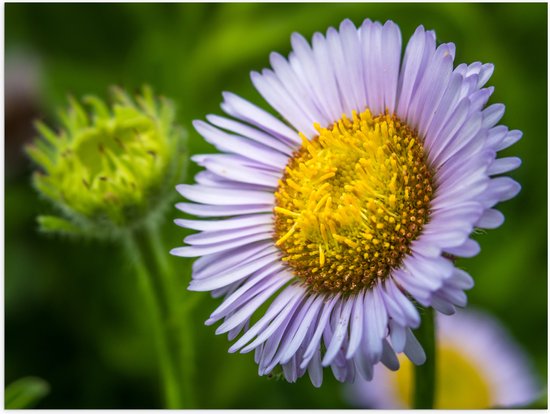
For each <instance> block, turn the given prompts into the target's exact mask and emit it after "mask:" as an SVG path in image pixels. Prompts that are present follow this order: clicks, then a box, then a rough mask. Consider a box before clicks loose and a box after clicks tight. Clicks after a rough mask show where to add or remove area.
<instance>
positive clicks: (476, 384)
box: [388, 343, 493, 409]
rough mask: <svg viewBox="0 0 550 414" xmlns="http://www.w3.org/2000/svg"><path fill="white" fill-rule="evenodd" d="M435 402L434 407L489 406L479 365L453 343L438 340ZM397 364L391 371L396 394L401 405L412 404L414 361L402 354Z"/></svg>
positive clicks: (462, 407) (468, 407) (485, 385)
mask: <svg viewBox="0 0 550 414" xmlns="http://www.w3.org/2000/svg"><path fill="white" fill-rule="evenodd" d="M436 355H437V356H436V359H437V361H436V365H435V366H436V379H437V383H436V386H435V403H434V408H437V409H484V408H491V405H492V400H493V396H492V395H491V388H490V386H489V383H488V381H487V378H485V376H484V373H483V372H480V370H479V368H478V366H477V365H476V364H475V362H474V361H472V360H471V359H470V358H468V357H467V356H466V355H464V353H463V352H461V351H460V350H459V349H456V347H453V346H449V345H448V344H444V343H443V344H441V346H440V347H438V349H437V354H436ZM399 363H400V365H401V366H400V368H399V371H397V372H391V373H388V375H391V380H392V382H393V385H394V386H395V387H396V391H397V392H396V394H397V397H398V398H399V400H400V401H401V403H402V404H403V406H405V407H406V408H411V407H412V403H411V397H412V394H411V393H412V389H411V386H412V385H413V384H412V382H411V381H412V378H413V370H414V368H413V365H412V363H411V362H410V361H409V360H408V359H407V358H406V357H405V356H403V355H402V354H401V355H400V356H399Z"/></svg>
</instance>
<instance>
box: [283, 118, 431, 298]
mask: <svg viewBox="0 0 550 414" xmlns="http://www.w3.org/2000/svg"><path fill="white" fill-rule="evenodd" d="M315 128H316V130H317V131H318V133H319V135H318V136H317V137H315V138H314V139H312V140H311V141H309V140H308V139H307V138H306V137H305V136H303V135H302V134H301V137H302V141H303V144H302V146H301V147H300V149H298V150H297V151H296V152H295V153H294V154H293V157H292V158H291V159H290V160H289V162H288V164H287V166H286V168H285V172H284V175H283V177H282V178H281V180H280V181H279V187H278V188H277V191H276V193H275V199H276V207H275V209H274V211H275V235H274V238H275V241H276V245H277V246H278V247H279V248H280V250H281V251H282V253H283V260H284V261H286V262H287V263H288V264H289V265H290V267H292V269H293V270H294V273H295V274H296V275H297V276H298V277H300V278H301V279H303V281H304V282H305V284H306V285H307V286H308V287H309V288H310V289H311V290H313V291H315V292H325V293H336V292H341V293H352V292H356V291H359V290H361V289H363V288H366V287H367V288H368V287H370V286H371V285H372V284H373V283H375V282H376V281H378V280H382V279H384V278H385V277H387V276H388V274H389V272H390V270H391V269H393V268H395V267H398V266H399V265H400V263H401V260H402V258H403V256H404V255H406V254H407V253H408V252H409V250H410V248H409V245H410V243H411V241H412V240H414V239H415V238H416V237H417V236H418V235H419V234H420V231H421V230H422V226H423V225H424V224H425V223H426V221H427V219H428V217H429V203H430V201H431V199H432V194H433V179H432V175H433V174H432V171H431V169H430V168H429V166H428V165H427V162H426V156H425V154H424V149H423V147H422V143H421V141H420V140H419V139H418V137H417V136H416V134H415V133H414V132H413V131H412V130H411V129H410V128H409V127H408V126H407V125H406V124H405V123H403V122H401V121H400V120H399V119H398V118H397V117H396V116H391V115H389V114H383V115H379V116H376V117H373V116H372V115H371V113H370V111H369V110H368V109H367V110H365V111H364V112H363V113H361V114H359V115H358V114H357V113H355V112H354V113H353V118H352V119H351V120H350V119H349V118H347V117H346V116H345V115H344V116H343V117H342V119H340V120H339V121H338V122H336V123H335V124H334V125H333V126H331V127H329V128H321V127H320V126H319V125H317V124H316V125H315Z"/></svg>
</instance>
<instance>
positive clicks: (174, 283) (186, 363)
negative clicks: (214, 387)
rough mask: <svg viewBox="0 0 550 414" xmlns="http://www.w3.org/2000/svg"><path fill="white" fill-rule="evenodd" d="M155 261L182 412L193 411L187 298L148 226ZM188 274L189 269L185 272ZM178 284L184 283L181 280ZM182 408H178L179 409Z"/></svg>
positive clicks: (159, 240) (152, 228) (156, 234)
mask: <svg viewBox="0 0 550 414" xmlns="http://www.w3.org/2000/svg"><path fill="white" fill-rule="evenodd" d="M146 233H147V239H148V241H149V242H150V245H151V249H152V252H153V255H154V257H155V261H156V263H157V266H158V268H159V269H160V275H161V279H162V280H161V284H162V291H163V294H164V298H165V301H166V303H167V321H166V322H167V330H168V333H169V335H170V338H171V346H172V347H173V352H174V353H175V355H176V356H177V359H178V363H177V365H176V370H178V372H177V374H178V380H179V385H180V390H181V393H182V395H183V401H184V403H185V408H194V407H195V393H194V392H193V384H194V374H195V370H194V363H195V358H194V349H193V335H192V334H193V330H192V329H191V328H190V318H189V311H190V310H191V308H192V306H191V305H192V304H191V303H190V300H189V299H190V298H188V297H187V293H188V292H187V290H186V289H185V286H184V285H183V283H178V280H177V279H176V277H175V272H174V268H173V266H172V265H171V263H170V261H169V258H170V257H169V255H168V253H167V252H168V250H167V249H166V248H165V247H164V244H163V241H162V238H161V237H160V233H159V227H158V226H153V225H150V226H148V227H147V229H146ZM182 273H187V274H190V269H188V271H187V272H185V271H184V272H182ZM181 282H187V281H184V280H181ZM180 408H181V407H180Z"/></svg>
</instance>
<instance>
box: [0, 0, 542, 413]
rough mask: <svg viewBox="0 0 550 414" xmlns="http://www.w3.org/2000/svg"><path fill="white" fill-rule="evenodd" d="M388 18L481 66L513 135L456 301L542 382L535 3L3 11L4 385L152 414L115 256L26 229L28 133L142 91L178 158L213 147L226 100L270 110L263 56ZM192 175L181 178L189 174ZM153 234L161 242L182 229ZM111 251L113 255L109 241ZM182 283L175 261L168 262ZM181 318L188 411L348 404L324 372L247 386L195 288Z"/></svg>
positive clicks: (128, 288) (252, 371) (141, 346)
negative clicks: (191, 357) (209, 140)
mask: <svg viewBox="0 0 550 414" xmlns="http://www.w3.org/2000/svg"><path fill="white" fill-rule="evenodd" d="M367 17H369V18H371V19H373V20H380V21H385V20H387V19H392V20H393V21H395V22H396V23H397V24H398V25H399V26H400V27H401V31H402V35H403V39H404V40H403V41H404V43H406V41H407V39H408V38H409V36H410V35H411V34H412V33H413V31H414V29H415V28H416V26H418V25H419V24H423V25H424V26H425V27H426V28H428V29H435V31H436V33H437V36H438V41H440V42H448V41H452V42H454V43H455V44H456V46H457V53H456V60H455V62H456V64H458V63H461V62H467V63H470V62H473V61H477V60H480V61H482V62H492V63H494V64H495V67H496V69H495V73H494V76H493V77H492V79H491V81H490V82H489V83H490V84H491V85H494V86H495V88H496V89H495V93H494V94H493V96H492V98H491V102H503V103H505V104H506V107H507V110H506V114H505V116H504V118H503V120H502V122H503V123H504V124H506V125H508V126H509V127H510V128H511V129H520V130H522V131H523V132H524V138H523V139H522V140H521V141H520V142H519V143H518V144H517V145H515V146H514V147H513V148H511V149H508V150H506V151H505V152H504V154H503V155H518V156H520V157H521V158H522V160H523V166H522V167H521V168H520V169H519V170H517V171H515V172H513V173H512V174H511V175H512V176H513V177H514V178H515V179H517V180H518V181H519V182H520V183H521V184H522V186H523V190H522V192H521V193H520V195H519V196H518V197H516V198H515V199H514V200H512V201H509V202H506V203H504V204H502V205H501V206H500V209H501V211H503V212H504V213H505V215H506V222H505V224H504V225H503V226H502V227H501V228H500V229H498V230H494V231H491V232H487V233H481V234H478V235H477V236H476V237H477V240H479V241H480V243H481V246H482V253H481V254H480V255H478V257H476V258H474V259H470V260H462V261H460V262H459V265H460V266H462V267H463V268H465V269H466V270H468V271H469V272H470V273H471V274H472V275H473V276H474V278H475V280H476V286H475V287H474V288H473V290H471V291H470V293H469V299H470V303H471V304H473V305H475V306H477V307H479V308H484V309H486V310H488V311H489V312H491V313H492V314H493V315H495V316H496V317H497V318H499V319H500V320H501V321H502V322H503V323H504V324H505V325H506V327H507V328H508V329H509V331H510V332H511V333H512V334H513V336H514V337H515V338H516V339H517V341H518V342H519V343H520V344H521V345H522V346H523V348H524V349H525V350H526V351H527V352H528V354H529V357H530V358H531V360H532V362H533V364H534V366H535V367H536V370H537V373H538V375H539V379H540V381H541V382H542V383H543V384H545V383H546V378H547V164H546V163H547V66H546V65H547V5H546V4H472V3H465V4H312V3H310V4H183V5H177V4H116V5H112V4H111V5H109V4H88V5H75V4H57V5H53V4H52V5H47V4H6V5H5V53H6V54H5V103H6V104H5V116H6V118H5V121H6V123H5V126H6V136H5V154H6V159H5V169H6V170H5V381H6V384H9V383H11V382H12V381H14V380H16V379H18V378H21V377H23V376H27V375H34V376H38V377H41V378H43V379H45V380H46V381H47V382H48V383H49V384H50V386H51V392H50V394H49V395H48V396H47V397H46V398H45V399H43V400H42V401H41V402H40V404H39V405H38V407H40V408H152V407H160V406H161V404H162V401H161V393H160V391H159V380H158V377H157V370H156V366H155V363H156V359H155V353H154V347H153V341H152V339H151V337H150V327H149V326H148V324H147V323H148V322H147V321H148V318H145V317H144V315H143V306H142V304H141V296H140V295H139V292H138V290H137V286H136V283H135V277H134V275H132V274H131V273H130V272H129V271H128V265H127V263H124V261H123V260H122V259H121V258H120V256H119V255H118V254H117V250H116V249H113V246H110V245H105V244H100V243H96V242H89V241H88V242H83V243H75V242H71V241H70V240H64V239H60V238H56V237H47V236H44V235H41V234H39V233H37V226H36V222H35V217H36V216H37V215H38V214H40V213H47V212H51V207H50V206H49V205H47V204H46V203H45V202H44V201H42V200H40V199H39V198H38V196H37V195H36V193H35V192H34V191H33V189H32V188H31V186H30V174H31V171H32V166H31V165H30V163H29V161H28V160H27V159H26V158H25V156H24V154H23V151H22V147H23V145H24V144H25V143H28V142H29V140H31V139H32V137H33V136H34V130H33V127H32V120H33V119H36V118H41V119H44V120H45V121H46V122H48V123H50V124H52V123H53V122H55V121H54V120H55V117H54V115H55V110H56V108H57V107H59V106H65V104H66V97H67V95H68V94H72V95H74V96H77V97H78V96H82V95H84V94H88V93H93V94H96V95H98V96H101V97H107V88H108V86H109V85H111V84H118V85H121V86H123V87H125V88H127V89H128V90H130V91H134V90H137V88H138V87H139V86H140V85H142V84H143V83H148V84H150V85H151V86H153V88H154V89H155V91H156V92H157V93H161V94H164V95H166V96H168V97H170V98H172V99H173V100H174V101H175V102H176V104H177V107H178V116H179V121H180V123H181V124H182V125H184V126H185V127H186V128H187V129H188V130H189V135H190V140H189V145H190V151H191V153H200V152H211V151H213V148H212V147H210V146H209V145H208V144H206V143H205V142H204V141H203V140H202V139H201V138H200V137H199V136H198V134H197V133H196V132H195V131H194V130H192V127H191V121H192V120H193V119H196V118H204V116H205V115H206V114H208V113H220V111H221V110H220V108H219V103H220V101H221V92H222V91H224V90H230V91H233V92H236V93H238V94H240V95H242V96H244V97H246V98H248V99H251V100H252V101H254V102H257V103H259V104H261V105H262V106H264V107H266V106H267V105H266V104H264V103H263V102H262V99H261V97H260V96H259V94H258V93H257V92H255V91H254V89H253V87H252V84H251V82H250V80H249V76H248V75H249V72H250V70H259V69H262V68H264V67H266V66H268V56H269V53H270V51H272V50H275V51H278V52H280V53H282V54H283V55H286V54H288V52H289V51H290V41H289V38H290V34H291V33H292V32H294V31H298V32H300V33H302V34H304V35H305V36H306V37H308V38H310V36H311V35H312V34H313V33H314V32H315V31H325V30H326V29H327V28H328V27H329V26H331V25H332V26H337V25H338V24H339V23H340V21H341V20H343V19H344V18H350V19H352V20H353V21H354V22H355V23H356V24H360V23H361V22H362V20H363V19H364V18H367ZM197 170H198V169H197V167H196V166H195V165H192V166H191V170H190V174H189V177H188V181H191V180H192V176H193V174H194V173H195V172H196V171H197ZM179 215H180V214H179V212H178V211H177V210H176V209H173V210H171V211H170V213H169V217H168V220H167V222H166V224H165V226H164V229H163V231H164V232H165V233H164V234H165V237H166V240H167V244H168V245H169V246H170V247H175V246H178V245H181V239H182V238H183V236H184V234H183V231H182V230H181V229H179V228H177V227H176V226H175V225H173V224H172V223H171V220H172V219H173V218H176V217H178V216H179ZM115 247H116V246H115ZM170 260H172V261H174V262H176V265H178V266H181V269H182V271H181V275H182V277H183V275H184V272H185V263H184V262H185V261H184V259H180V258H173V257H171V258H170ZM196 294H197V295H200V296H201V301H200V303H199V305H198V306H197V307H196V309H195V311H194V315H193V318H194V330H195V337H196V341H197V343H198V348H197V358H196V363H197V376H196V383H195V385H196V389H197V392H198V394H197V400H198V404H199V406H200V407H202V408H345V407H351V406H350V405H349V404H348V403H347V402H346V401H345V400H344V399H343V393H342V388H341V386H340V385H339V384H338V383H337V382H336V381H335V380H334V379H333V378H332V374H331V373H330V372H329V370H325V382H324V384H323V387H322V388H321V389H320V390H318V389H315V388H313V387H312V386H311V384H310V382H309V379H308V378H307V376H306V377H305V378H302V379H301V380H299V381H298V383H297V384H287V383H285V382H284V381H279V380H275V379H267V378H265V377H258V376H257V368H256V365H255V364H254V362H253V358H252V355H251V354H247V355H244V356H243V355H239V354H237V355H233V354H228V353H227V348H228V346H229V343H228V341H227V338H226V337H225V336H216V335H214V330H215V327H206V326H204V324H203V321H204V320H206V319H207V317H208V315H209V313H210V312H211V311H212V310H213V309H214V308H215V307H216V304H217V303H218V302H219V300H213V299H211V298H210V297H209V295H208V294H206V293H196Z"/></svg>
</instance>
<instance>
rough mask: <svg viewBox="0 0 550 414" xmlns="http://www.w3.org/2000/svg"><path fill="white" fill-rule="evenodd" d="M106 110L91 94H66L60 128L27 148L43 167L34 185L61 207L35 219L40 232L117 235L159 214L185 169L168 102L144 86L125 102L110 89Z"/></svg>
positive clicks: (180, 135) (182, 134) (45, 130)
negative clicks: (79, 97)
mask: <svg viewBox="0 0 550 414" xmlns="http://www.w3.org/2000/svg"><path fill="white" fill-rule="evenodd" d="M112 97H113V104H112V107H110V108H109V107H108V106H107V105H106V104H105V103H104V102H103V101H101V100H100V99H98V98H96V97H86V98H84V99H83V105H81V104H80V103H78V102H77V101H76V100H74V99H69V101H70V105H69V108H68V110H67V111H66V112H61V113H60V118H61V121H62V124H63V128H62V129H61V130H60V131H59V133H57V134H56V133H55V132H53V131H52V130H51V129H50V128H48V127H47V126H45V125H44V124H43V123H41V122H38V123H37V129H38V131H39V132H40V134H41V135H42V136H41V137H40V138H38V139H36V140H35V142H34V144H33V145H30V146H29V147H27V153H28V154H29V156H30V157H31V158H32V159H33V160H34V161H35V162H36V164H38V166H39V167H40V168H41V170H42V171H37V172H36V173H35V174H34V176H33V183H34V186H35V187H36V189H37V190H38V191H39V193H41V194H42V195H44V196H45V197H46V198H48V199H49V200H50V201H51V202H52V203H53V204H54V205H55V206H57V207H58V208H59V209H60V211H61V212H62V216H63V217H52V216H42V217H39V223H40V225H41V228H42V230H44V231H55V232H60V233H69V234H74V233H79V234H86V235H93V236H100V237H101V236H116V235H117V234H118V233H120V232H125V231H128V230H133V229H134V228H137V227H140V226H142V225H143V224H144V223H146V222H149V221H151V220H155V219H157V218H159V217H161V216H162V212H163V211H164V209H165V208H166V207H167V206H168V205H170V202H171V200H170V199H171V196H172V195H173V194H174V191H173V189H174V186H175V185H176V184H177V183H178V182H181V181H182V179H183V176H184V174H185V169H186V165H187V162H186V161H187V156H186V149H185V132H184V130H183V129H182V128H180V127H178V126H176V125H175V111H174V107H173V105H172V103H171V102H169V101H168V100H166V99H164V98H158V99H157V98H155V97H154V96H153V93H152V91H151V89H150V88H148V87H144V88H143V92H142V94H141V95H140V96H136V98H135V99H132V98H131V97H130V96H129V95H127V94H126V93H125V92H124V91H122V90H121V89H118V88H113V91H112Z"/></svg>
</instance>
